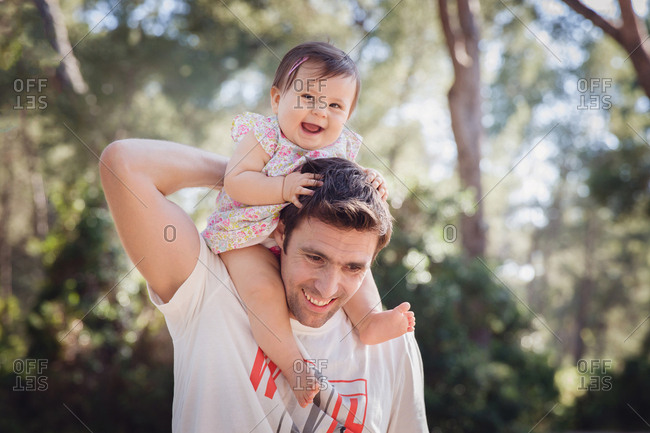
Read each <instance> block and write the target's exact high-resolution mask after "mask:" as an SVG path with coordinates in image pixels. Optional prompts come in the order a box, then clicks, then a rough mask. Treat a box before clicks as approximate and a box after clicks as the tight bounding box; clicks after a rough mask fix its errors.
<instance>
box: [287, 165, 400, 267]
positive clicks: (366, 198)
mask: <svg viewBox="0 0 650 433" xmlns="http://www.w3.org/2000/svg"><path fill="white" fill-rule="evenodd" d="M300 172H301V173H317V174H320V175H321V176H322V179H321V180H322V181H323V185H322V186H319V187H316V188H315V189H314V194H313V195H311V196H309V195H301V196H300V203H301V204H302V207H301V208H300V209H298V208H297V207H296V206H294V205H293V204H290V205H288V206H285V207H284V209H282V212H280V221H282V222H283V223H284V227H285V229H284V245H283V248H284V249H285V250H286V248H287V245H288V244H289V239H290V237H291V232H292V231H293V229H294V228H296V227H297V226H298V225H299V224H300V222H301V221H302V220H304V219H306V218H316V219H318V220H320V221H322V222H324V223H326V224H330V225H332V226H334V227H337V228H340V229H355V230H359V231H372V232H375V233H377V236H378V240H377V248H376V250H375V255H377V253H378V252H379V251H380V250H381V249H382V248H384V247H385V246H386V244H388V241H389V240H390V236H391V234H392V231H393V223H392V217H391V215H390V212H389V210H388V205H387V204H386V202H385V201H383V200H382V199H381V197H380V195H379V192H378V191H377V190H376V189H375V188H374V187H373V186H372V185H371V184H370V183H369V182H368V180H367V176H366V173H365V172H364V171H363V169H362V168H361V167H359V166H358V165H357V164H355V163H354V162H350V161H348V160H346V159H342V158H321V159H312V160H309V161H307V162H306V163H305V164H303V165H302V167H301V169H300Z"/></svg>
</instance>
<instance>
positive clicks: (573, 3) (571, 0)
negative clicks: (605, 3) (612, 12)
mask: <svg viewBox="0 0 650 433" xmlns="http://www.w3.org/2000/svg"><path fill="white" fill-rule="evenodd" d="M562 1H563V2H564V3H566V4H567V6H569V7H570V8H571V9H573V10H574V11H576V12H578V13H579V14H580V15H582V16H583V17H585V18H587V19H588V20H589V21H591V22H592V23H594V25H595V26H597V27H600V29H602V31H604V32H605V33H607V34H608V35H610V36H611V37H612V38H614V39H615V40H616V41H617V42H619V43H621V32H620V29H619V28H617V27H615V26H614V25H613V24H611V23H610V22H609V21H607V20H606V19H605V18H603V17H601V16H600V15H598V13H597V12H596V11H594V10H593V9H590V8H588V7H587V6H585V5H584V4H582V2H580V0H562Z"/></svg>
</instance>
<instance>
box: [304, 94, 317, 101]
mask: <svg viewBox="0 0 650 433" xmlns="http://www.w3.org/2000/svg"><path fill="white" fill-rule="evenodd" d="M302 97H303V98H305V99H308V100H310V101H313V100H314V97H313V96H312V95H309V94H307V93H305V94H304V95H302Z"/></svg>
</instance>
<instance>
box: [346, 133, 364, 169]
mask: <svg viewBox="0 0 650 433" xmlns="http://www.w3.org/2000/svg"><path fill="white" fill-rule="evenodd" d="M341 135H342V136H343V138H344V139H345V159H347V160H349V161H354V160H355V159H356V158H357V155H358V154H359V149H360V148H361V143H363V138H362V137H361V136H360V135H359V134H357V133H356V132H353V131H351V130H349V129H348V128H343V133H342V134H341Z"/></svg>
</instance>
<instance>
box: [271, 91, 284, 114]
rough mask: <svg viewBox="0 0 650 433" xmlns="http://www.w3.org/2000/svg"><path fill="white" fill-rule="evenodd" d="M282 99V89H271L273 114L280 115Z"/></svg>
mask: <svg viewBox="0 0 650 433" xmlns="http://www.w3.org/2000/svg"><path fill="white" fill-rule="evenodd" d="M281 98H282V92H280V89H278V88H277V87H276V86H273V87H271V108H272V109H273V114H278V111H279V107H280V99H281Z"/></svg>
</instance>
